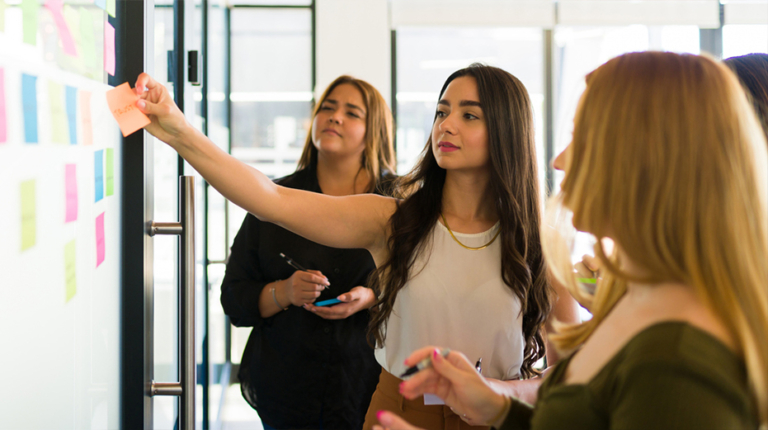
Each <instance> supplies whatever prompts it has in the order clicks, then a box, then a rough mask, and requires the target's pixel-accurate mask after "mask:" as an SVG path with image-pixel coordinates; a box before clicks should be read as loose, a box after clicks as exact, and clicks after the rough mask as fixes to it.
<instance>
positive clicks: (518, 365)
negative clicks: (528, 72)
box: [136, 65, 576, 428]
mask: <svg viewBox="0 0 768 430" xmlns="http://www.w3.org/2000/svg"><path fill="white" fill-rule="evenodd" d="M145 88H146V91H145ZM136 91H137V94H139V97H140V100H139V101H138V102H137V106H138V107H139V108H140V109H141V110H142V111H143V112H145V113H147V114H148V115H149V117H150V119H151V120H152V123H151V124H150V125H148V126H147V127H146V129H147V131H149V132H150V133H152V134H153V135H154V136H156V137H157V138H159V139H161V140H163V141H164V142H166V143H168V144H169V145H170V146H171V147H173V148H174V149H175V150H176V151H178V153H179V154H180V155H181V156H182V157H184V158H185V159H186V160H187V161H188V162H189V163H190V164H191V165H192V166H193V167H194V168H195V169H197V171H198V172H200V173H201V174H202V175H203V177H204V178H205V179H206V180H207V181H208V182H209V183H210V184H211V185H213V187H214V188H216V189H217V190H218V191H219V192H220V193H221V194H222V195H224V196H225V197H227V198H228V199H229V200H231V201H232V202H233V203H235V204H237V205H239V206H241V207H243V208H244V209H246V210H247V211H249V212H250V213H252V214H254V215H255V216H256V217H258V218H259V219H261V220H263V221H268V222H272V223H275V224H278V225H280V226H282V227H285V228H286V229H288V230H291V231H293V232H295V233H297V234H299V235H301V236H304V237H306V238H308V239H310V240H312V241H315V242H318V243H321V244H324V245H327V246H331V247H336V248H365V249H367V250H368V251H370V252H371V254H372V256H373V258H374V261H375V262H376V265H377V271H376V272H374V275H373V278H372V286H373V288H374V291H375V292H376V293H377V295H378V297H379V300H378V302H377V303H376V304H375V305H374V306H373V308H372V309H371V310H372V313H373V317H372V326H371V334H372V337H373V338H374V339H375V342H376V345H377V346H378V347H379V348H381V349H380V350H378V351H377V353H376V356H377V359H378V361H379V363H380V364H381V365H382V368H383V371H382V376H381V378H380V382H379V387H378V388H377V391H376V393H374V396H373V399H372V403H371V407H370V408H369V412H368V416H367V417H366V424H365V426H364V428H370V427H371V426H372V425H374V424H376V420H375V413H376V411H377V410H378V409H380V408H379V405H385V406H388V405H390V404H391V402H395V403H397V404H398V406H399V407H398V409H399V410H400V411H401V412H402V414H403V416H405V417H406V418H407V419H408V420H409V421H410V422H412V423H415V424H419V425H420V426H421V427H426V428H462V427H465V426H467V423H465V422H464V421H462V418H463V417H460V416H456V415H455V414H453V413H452V412H451V411H450V410H449V409H448V408H447V407H444V406H441V405H425V404H424V401H423V400H418V401H410V402H409V401H405V400H404V399H403V398H402V396H400V395H399V393H398V392H397V385H398V381H399V379H398V378H397V376H399V375H400V374H401V372H402V371H403V370H404V368H403V365H402V362H403V360H404V359H405V358H406V357H407V356H408V354H410V352H411V351H413V350H414V349H415V348H418V347H421V346H424V345H430V344H432V345H434V344H440V345H445V346H448V347H451V348H455V349H458V350H461V351H464V352H467V353H469V354H472V353H474V354H475V355H477V357H473V358H472V359H482V374H483V375H484V376H485V377H486V378H488V381H489V383H490V384H491V385H492V386H493V387H494V388H495V389H496V390H497V391H499V392H504V393H507V394H509V395H514V396H516V397H522V398H528V399H531V398H532V396H535V394H532V393H534V392H535V389H536V387H537V386H538V382H539V381H538V380H537V379H538V378H534V377H535V376H537V375H538V374H539V372H538V371H537V370H536V369H534V367H533V366H534V364H535V363H536V361H538V360H539V359H540V358H542V357H544V354H545V340H544V339H545V334H544V326H545V323H546V321H547V318H548V317H549V316H550V311H551V310H552V307H553V304H555V305H556V308H555V311H554V312H553V315H555V316H556V317H557V318H558V319H561V320H566V321H573V320H575V318H576V312H575V306H574V303H575V302H574V301H573V300H572V298H570V296H568V295H567V294H562V295H561V296H560V299H559V300H557V296H555V295H554V294H553V291H552V288H551V286H550V284H549V282H548V278H547V270H546V266H545V264H544V261H543V258H542V253H541V244H540V239H539V223H540V209H541V208H540V201H539V195H540V193H539V187H538V174H537V168H536V165H537V163H536V159H535V154H536V149H535V145H534V131H533V112H532V109H531V103H530V99H529V97H528V94H527V91H526V90H525V87H524V86H523V85H522V83H520V81H519V80H518V79H516V78H515V77H514V76H512V75H511V74H509V73H507V72H505V71H503V70H501V69H498V68H495V67H490V66H484V65H472V66H470V67H468V68H466V69H462V70H459V71H457V72H455V73H454V74H452V75H451V76H450V77H449V78H448V80H447V81H446V83H445V84H444V86H443V89H442V90H441V93H440V98H439V101H438V105H437V112H436V114H435V121H434V124H433V128H432V134H431V137H430V139H429V140H428V142H427V144H426V146H425V148H424V151H423V153H422V156H421V159H420V161H419V163H418V164H417V166H416V167H415V168H414V170H413V171H412V172H411V174H410V175H407V176H406V177H405V178H404V181H403V183H402V184H401V186H402V187H401V189H402V190H408V191H409V192H408V193H404V194H403V196H402V197H403V198H402V199H393V198H387V197H383V196H378V195H372V194H365V195H355V196H346V197H331V196H327V195H323V194H316V193H309V192H305V191H301V190H296V189H291V188H283V187H280V186H278V185H276V184H274V183H273V182H272V181H271V180H269V178H267V177H266V175H264V174H262V173H261V172H259V171H257V170H256V169H253V168H252V167H250V166H248V165H246V164H244V163H242V162H240V161H238V160H236V159H234V158H233V157H231V156H229V155H228V154H226V153H224V152H223V151H221V150H220V149H219V147H217V146H216V145H215V144H214V143H213V142H211V141H210V140H209V139H208V138H207V137H206V136H204V135H203V134H202V133H200V132H199V131H197V130H195V129H194V128H193V127H192V126H191V125H189V124H188V123H187V121H186V120H185V118H184V116H183V114H181V112H180V111H179V110H178V109H177V108H176V106H175V105H174V104H173V101H172V100H171V99H170V96H169V95H168V92H167V90H166V89H165V88H164V87H163V86H162V85H160V84H158V83H157V82H156V81H154V80H153V79H152V78H151V77H149V76H148V75H146V74H142V75H141V76H139V79H138V80H137V82H136ZM340 138H343V136H340ZM353 161H354V162H355V163H358V164H359V163H360V161H359V160H353ZM361 174H365V172H364V171H361ZM321 288H323V287H322V285H318V286H317V295H319V294H320V293H319V292H320V290H321ZM307 310H308V311H310V312H311V311H314V309H313V307H312V306H308V307H307ZM289 341H290V340H289V339H286V342H289ZM519 378H523V379H528V378H532V379H529V380H527V381H518V380H517V379H519ZM469 424H473V425H484V424H486V423H474V422H472V423H469Z"/></svg>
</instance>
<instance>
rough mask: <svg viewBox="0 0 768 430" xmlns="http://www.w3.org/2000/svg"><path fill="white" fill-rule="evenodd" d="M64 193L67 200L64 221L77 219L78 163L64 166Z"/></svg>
mask: <svg viewBox="0 0 768 430" xmlns="http://www.w3.org/2000/svg"><path fill="white" fill-rule="evenodd" d="M64 194H65V201H66V204H65V205H66V208H65V212H66V215H65V216H64V222H65V223H67V222H71V221H77V165H76V164H67V165H65V166H64Z"/></svg>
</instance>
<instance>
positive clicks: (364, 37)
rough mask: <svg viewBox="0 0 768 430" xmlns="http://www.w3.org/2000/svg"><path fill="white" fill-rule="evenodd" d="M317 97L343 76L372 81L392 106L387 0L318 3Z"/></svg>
mask: <svg viewBox="0 0 768 430" xmlns="http://www.w3.org/2000/svg"><path fill="white" fill-rule="evenodd" d="M315 7H316V18H315V19H316V21H315V25H316V27H315V31H316V34H315V36H316V38H315V47H316V50H317V51H316V55H317V69H316V76H315V77H316V82H317V84H316V87H315V89H314V91H315V97H316V98H319V96H320V95H321V94H322V91H323V90H324V89H325V87H326V86H328V84H330V83H331V82H332V81H333V80H334V79H336V78H337V77H338V76H339V75H343V74H348V75H352V76H354V77H356V78H360V79H363V80H365V81H368V82H369V83H370V84H371V85H373V86H374V87H376V89H378V90H379V91H380V92H381V94H382V95H383V96H384V98H385V99H386V100H387V102H388V103H390V106H391V100H390V93H391V79H390V76H391V63H390V60H391V58H390V25H389V9H388V5H387V0H317V2H316V5H315Z"/></svg>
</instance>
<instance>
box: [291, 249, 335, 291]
mask: <svg viewBox="0 0 768 430" xmlns="http://www.w3.org/2000/svg"><path fill="white" fill-rule="evenodd" d="M280 256H281V257H283V258H284V259H285V262H286V263H288V265H289V266H291V267H293V268H294V269H296V270H301V271H302V272H308V270H307V269H305V268H304V267H302V266H301V264H299V263H297V262H296V261H294V260H293V259H292V258H291V257H289V256H287V255H285V254H283V253H282V252H281V253H280ZM323 287H325V289H326V290H327V289H328V286H327V285H323Z"/></svg>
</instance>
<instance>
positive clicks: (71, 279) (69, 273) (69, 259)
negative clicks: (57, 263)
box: [64, 239, 77, 303]
mask: <svg viewBox="0 0 768 430" xmlns="http://www.w3.org/2000/svg"><path fill="white" fill-rule="evenodd" d="M76 275H77V265H76V264H75V240H74V239H72V240H70V241H69V242H67V244H66V245H64V278H65V279H64V280H65V285H66V287H65V290H64V302H65V303H66V302H68V301H70V300H71V299H72V297H75V293H77V276H76Z"/></svg>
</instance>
